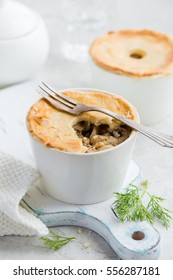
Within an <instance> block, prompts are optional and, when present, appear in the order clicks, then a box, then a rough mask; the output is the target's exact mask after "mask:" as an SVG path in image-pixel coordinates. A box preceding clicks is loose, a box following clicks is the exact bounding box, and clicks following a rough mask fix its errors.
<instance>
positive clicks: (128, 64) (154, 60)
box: [90, 30, 173, 77]
mask: <svg viewBox="0 0 173 280" xmlns="http://www.w3.org/2000/svg"><path fill="white" fill-rule="evenodd" d="M90 55H91V57H92V59H93V61H94V63H95V64H96V65H97V66H100V67H101V68H103V69H105V70H108V71H111V72H114V73H116V74H120V75H127V76H133V77H148V76H157V75H168V74H171V73H173V38H172V37H170V36H168V35H165V34H162V33H158V32H154V31H150V30H120V31H115V32H109V33H108V34H106V35H105V36H102V37H99V38H98V39H96V40H95V41H94V42H93V44H92V45H91V48H90Z"/></svg>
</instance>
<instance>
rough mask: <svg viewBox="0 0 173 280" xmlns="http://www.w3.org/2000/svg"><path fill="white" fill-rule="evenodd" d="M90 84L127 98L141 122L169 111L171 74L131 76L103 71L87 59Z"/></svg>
mask: <svg viewBox="0 0 173 280" xmlns="http://www.w3.org/2000/svg"><path fill="white" fill-rule="evenodd" d="M90 68H91V73H92V83H91V85H92V86H93V87H97V88H100V89H102V90H109V91H111V92H113V93H115V94H119V95H121V96H123V97H124V98H126V99H127V100H128V101H130V102H131V103H132V104H133V105H134V106H135V107H136V108H137V110H138V112H139V115H140V120H141V123H143V124H147V125H149V124H154V123H157V122H159V121H161V120H162V119H164V118H165V117H166V116H168V115H169V114H170V113H172V112H173V109H172V108H173V75H168V76H153V77H145V78H134V77H128V76H125V75H117V74H114V73H112V72H110V71H107V70H104V69H103V68H101V67H99V66H97V65H96V64H95V63H94V62H93V61H92V60H90Z"/></svg>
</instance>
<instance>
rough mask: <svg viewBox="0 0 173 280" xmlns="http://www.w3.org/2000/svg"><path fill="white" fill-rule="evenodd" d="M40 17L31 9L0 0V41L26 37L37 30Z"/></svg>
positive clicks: (11, 0) (10, 0) (7, 0)
mask: <svg viewBox="0 0 173 280" xmlns="http://www.w3.org/2000/svg"><path fill="white" fill-rule="evenodd" d="M38 20H39V17H38V16H37V14H36V13H35V12H33V11H32V10H31V9H30V8H28V7H26V6H24V5H23V4H21V3H18V2H15V1H13V0H0V40H8V39H14V38H18V37H21V36H24V35H26V34H27V33H29V32H31V31H32V30H33V29H35V28H36V26H37V24H38Z"/></svg>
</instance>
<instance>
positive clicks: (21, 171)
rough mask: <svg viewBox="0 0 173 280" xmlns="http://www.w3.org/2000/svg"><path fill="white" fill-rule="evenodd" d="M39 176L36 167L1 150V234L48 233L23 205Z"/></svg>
mask: <svg viewBox="0 0 173 280" xmlns="http://www.w3.org/2000/svg"><path fill="white" fill-rule="evenodd" d="M39 177H40V176H39V173H38V172H37V170H36V169H34V168H32V167H31V166H28V165H26V164H24V163H22V162H21V161H19V160H16V159H15V158H13V157H12V156H10V155H7V154H4V153H3V152H0V236H4V235H22V236H26V235H29V236H32V235H36V234H38V235H46V234H48V229H47V227H46V226H45V224H43V223H42V222H41V221H40V220H39V219H38V218H37V217H35V216H34V215H33V214H31V213H29V212H28V211H27V210H26V209H24V208H23V207H22V206H21V205H20V201H21V199H22V197H23V196H24V195H25V193H26V192H27V190H28V189H29V188H30V187H31V186H32V185H33V184H34V182H36V180H38V179H39Z"/></svg>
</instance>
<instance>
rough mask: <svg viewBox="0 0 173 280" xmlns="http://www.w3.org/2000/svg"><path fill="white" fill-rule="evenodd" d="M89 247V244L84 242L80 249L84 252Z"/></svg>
mask: <svg viewBox="0 0 173 280" xmlns="http://www.w3.org/2000/svg"><path fill="white" fill-rule="evenodd" d="M89 247H90V244H89V243H88V242H84V243H83V245H82V249H83V250H85V249H87V248H89Z"/></svg>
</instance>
